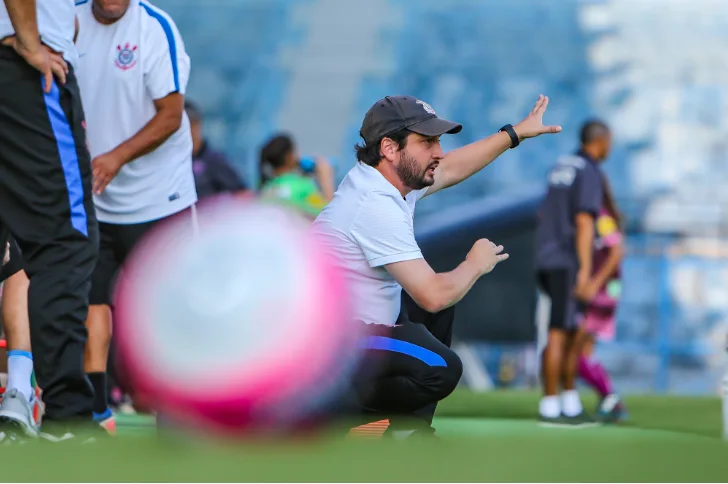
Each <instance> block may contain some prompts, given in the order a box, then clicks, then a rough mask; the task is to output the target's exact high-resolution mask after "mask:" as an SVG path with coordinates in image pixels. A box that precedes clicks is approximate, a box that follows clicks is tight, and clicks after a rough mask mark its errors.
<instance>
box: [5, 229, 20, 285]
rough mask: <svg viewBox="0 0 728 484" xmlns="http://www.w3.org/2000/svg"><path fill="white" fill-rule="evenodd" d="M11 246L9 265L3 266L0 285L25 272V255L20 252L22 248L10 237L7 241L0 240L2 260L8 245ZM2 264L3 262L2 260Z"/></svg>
mask: <svg viewBox="0 0 728 484" xmlns="http://www.w3.org/2000/svg"><path fill="white" fill-rule="evenodd" d="M8 242H9V244H10V251H9V252H10V259H9V260H8V262H7V263H5V264H3V265H2V268H1V269H0V283H3V282H5V281H6V280H8V279H9V278H10V277H12V276H14V275H15V274H17V273H18V272H20V271H22V270H23V254H22V253H21V252H20V247H18V243H17V242H15V239H13V238H12V237H10V238H9V239H8V240H7V241H2V240H0V243H1V244H2V245H0V259H1V258H2V257H4V256H5V247H6V244H8ZM0 262H2V260H0Z"/></svg>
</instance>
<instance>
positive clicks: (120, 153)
mask: <svg viewBox="0 0 728 484" xmlns="http://www.w3.org/2000/svg"><path fill="white" fill-rule="evenodd" d="M110 154H111V155H113V156H114V158H116V159H117V160H119V166H124V165H126V164H127V163H129V162H130V161H131V159H132V155H131V153H130V152H129V150H128V149H126V147H125V146H124V145H120V146H117V147H116V148H115V149H113V150H111V153H110Z"/></svg>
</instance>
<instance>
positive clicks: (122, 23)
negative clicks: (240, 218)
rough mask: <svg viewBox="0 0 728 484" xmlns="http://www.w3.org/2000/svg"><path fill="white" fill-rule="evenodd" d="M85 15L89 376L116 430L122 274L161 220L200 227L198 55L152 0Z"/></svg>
mask: <svg viewBox="0 0 728 484" xmlns="http://www.w3.org/2000/svg"><path fill="white" fill-rule="evenodd" d="M76 15H77V17H78V24H79V34H78V40H77V47H78V51H79V68H78V76H79V82H80V85H81V92H83V106H84V109H85V111H86V117H87V120H88V125H87V133H88V143H89V150H90V151H91V156H92V158H93V160H92V163H91V164H92V168H93V179H94V202H95V204H96V213H97V216H98V219H99V231H100V234H101V237H100V239H101V241H100V248H99V260H98V263H97V264H96V269H95V270H94V274H93V278H92V285H91V293H90V303H91V307H90V309H89V317H88V321H87V326H88V330H89V345H88V349H87V352H86V371H87V373H88V375H89V378H90V379H91V382H92V384H93V385H94V388H95V389H96V403H95V405H94V417H95V418H96V419H97V421H99V422H101V423H102V425H103V426H104V427H105V428H107V430H110V431H112V432H113V426H114V425H113V416H112V414H111V412H110V410H109V409H108V404H107V392H106V369H107V368H106V365H107V359H108V350H109V344H110V342H111V303H112V300H111V294H112V286H113V281H114V278H115V275H116V273H117V272H118V270H119V269H120V267H121V266H122V264H123V262H124V260H125V259H126V257H127V256H128V255H129V253H130V252H131V251H132V249H133V248H134V246H135V245H136V244H137V243H138V242H139V241H140V239H141V238H142V237H143V236H144V234H145V233H146V232H147V231H148V230H149V229H151V228H152V227H153V226H154V225H155V224H157V223H158V222H159V221H161V220H164V219H166V218H168V217H171V216H177V215H179V216H181V217H188V218H189V220H190V223H194V221H193V219H194V215H195V214H194V205H195V202H196V201H197V193H196V191H195V180H194V175H193V172H192V136H191V134H190V125H189V119H188V118H187V114H186V113H185V110H184V95H185V91H186V88H187V81H188V79H189V75H190V59H189V57H188V56H187V54H186V52H185V46H184V43H183V42H182V38H181V37H180V34H179V31H178V30H177V26H176V25H175V23H174V21H173V20H172V19H171V18H170V17H169V15H167V14H166V13H165V12H163V11H162V10H160V9H158V8H157V7H155V6H153V5H151V4H150V3H149V2H146V1H140V0H82V1H81V2H79V3H77V5H76Z"/></svg>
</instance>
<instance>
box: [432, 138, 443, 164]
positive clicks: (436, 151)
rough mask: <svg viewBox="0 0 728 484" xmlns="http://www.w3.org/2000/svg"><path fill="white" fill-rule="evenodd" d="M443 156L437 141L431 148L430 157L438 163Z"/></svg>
mask: <svg viewBox="0 0 728 484" xmlns="http://www.w3.org/2000/svg"><path fill="white" fill-rule="evenodd" d="M444 156H445V154H444V153H443V151H442V145H441V144H440V142H439V141H438V142H437V143H436V144H435V146H434V147H433V148H432V157H433V158H434V159H436V160H437V161H440V160H441V159H442V158H443V157H444Z"/></svg>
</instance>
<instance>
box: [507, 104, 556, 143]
mask: <svg viewBox="0 0 728 484" xmlns="http://www.w3.org/2000/svg"><path fill="white" fill-rule="evenodd" d="M548 105H549V98H548V97H546V96H544V95H543V94H541V95H539V96H538V101H536V105H535V106H534V107H533V110H532V111H531V112H530V113H529V114H528V116H526V119H524V120H523V121H521V122H520V123H518V124H517V125H515V126H514V127H513V129H515V130H516V134H518V138H519V139H520V140H521V141H523V140H524V139H528V138H535V137H536V136H541V135H542V134H555V133H560V132H561V126H544V124H543V115H544V113H545V112H546V108H547V107H548Z"/></svg>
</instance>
